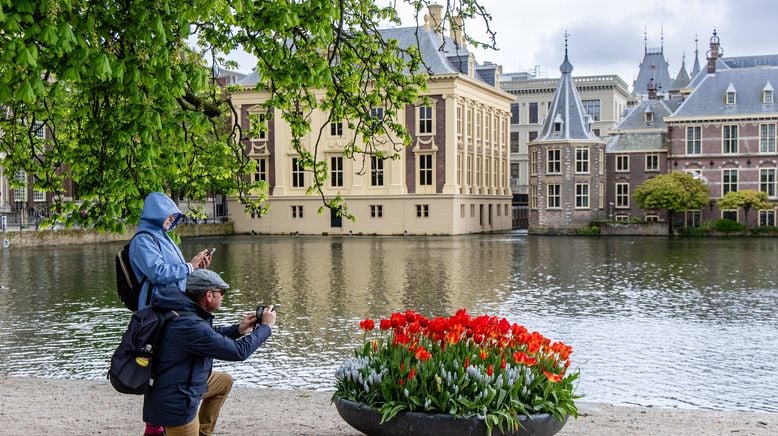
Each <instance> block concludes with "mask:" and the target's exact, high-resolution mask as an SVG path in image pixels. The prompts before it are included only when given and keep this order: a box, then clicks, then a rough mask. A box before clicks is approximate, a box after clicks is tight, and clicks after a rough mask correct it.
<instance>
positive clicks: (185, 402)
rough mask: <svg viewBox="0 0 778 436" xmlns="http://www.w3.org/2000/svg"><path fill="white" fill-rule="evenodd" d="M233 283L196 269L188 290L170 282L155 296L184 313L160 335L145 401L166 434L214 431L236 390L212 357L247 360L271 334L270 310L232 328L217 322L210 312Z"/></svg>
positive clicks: (164, 306) (157, 303) (156, 302)
mask: <svg viewBox="0 0 778 436" xmlns="http://www.w3.org/2000/svg"><path fill="white" fill-rule="evenodd" d="M229 287H230V286H229V285H228V284H227V283H225V282H224V280H222V279H221V277H219V275H218V274H216V273H215V272H213V271H210V270H207V269H197V270H194V271H192V273H191V274H189V276H188V278H187V281H186V293H182V292H181V290H180V289H179V288H178V287H177V286H170V287H166V288H162V289H160V290H158V291H157V292H156V293H155V294H154V296H153V298H152V301H151V306H152V307H154V309H155V310H157V311H161V312H167V311H171V310H173V311H176V312H177V313H178V314H179V315H180V316H178V317H174V318H172V319H171V320H170V321H169V322H168V324H167V326H166V327H165V329H164V330H163V331H162V333H161V334H160V338H159V340H158V341H157V344H158V346H157V352H156V355H155V359H154V361H155V363H154V365H155V366H154V373H155V374H156V379H155V380H154V385H153V386H152V387H151V389H150V390H149V392H148V393H147V394H146V395H145V397H144V399H143V420H144V421H146V422H150V423H153V424H156V425H161V426H164V427H165V431H166V434H167V436H178V435H185V436H198V435H210V434H212V433H213V429H214V427H215V426H216V420H217V418H218V417H219V411H220V410H221V407H222V404H224V400H225V399H226V398H227V394H229V392H230V390H231V389H232V376H230V375H229V374H227V373H224V372H218V371H213V372H212V371H211V367H212V365H213V359H220V360H231V361H239V360H246V359H247V358H248V357H249V356H251V354H252V353H253V352H254V351H255V350H256V349H257V348H259V346H260V345H262V343H264V342H265V340H267V338H268V337H270V329H271V327H272V326H273V325H274V324H275V321H276V314H275V312H273V311H272V310H270V309H265V312H264V313H263V314H262V319H261V320H260V322H256V321H257V319H256V316H255V315H254V314H250V315H246V316H244V317H243V319H242V320H241V321H240V323H238V324H235V325H232V326H228V327H216V328H215V327H213V326H212V321H213V318H214V317H213V315H212V314H211V313H212V312H213V311H214V310H217V309H219V306H221V302H222V298H223V297H224V293H225V291H226V289H229ZM201 400H202V405H201V406H200V412H199V414H198V412H197V407H198V406H199V405H200V401H201Z"/></svg>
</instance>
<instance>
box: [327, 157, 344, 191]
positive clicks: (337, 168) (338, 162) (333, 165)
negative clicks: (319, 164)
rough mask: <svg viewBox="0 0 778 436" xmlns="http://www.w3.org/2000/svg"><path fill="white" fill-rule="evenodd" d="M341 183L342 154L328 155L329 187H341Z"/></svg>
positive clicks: (342, 173) (342, 179)
mask: <svg viewBox="0 0 778 436" xmlns="http://www.w3.org/2000/svg"><path fill="white" fill-rule="evenodd" d="M343 184H344V171H343V156H330V187H332V188H342V187H343Z"/></svg>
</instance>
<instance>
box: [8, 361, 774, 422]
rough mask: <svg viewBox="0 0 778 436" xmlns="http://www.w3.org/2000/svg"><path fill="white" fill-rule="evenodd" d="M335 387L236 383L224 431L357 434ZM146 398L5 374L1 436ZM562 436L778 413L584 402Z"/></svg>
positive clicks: (117, 413)
mask: <svg viewBox="0 0 778 436" xmlns="http://www.w3.org/2000/svg"><path fill="white" fill-rule="evenodd" d="M331 395H332V393H331V392H314V391H293V390H275V389H249V388H235V389H233V391H232V393H231V394H230V397H229V398H228V399H227V402H226V403H225V405H224V408H223V409H222V414H221V418H220V419H219V423H218V425H217V427H216V433H217V434H219V435H250V434H261V435H317V436H320V435H357V434H359V433H357V432H356V431H355V430H353V429H352V428H351V427H349V426H348V424H346V423H345V422H344V421H343V420H342V419H341V418H340V416H339V415H338V413H337V411H336V410H335V406H334V405H332V404H330V397H331ZM142 402H143V398H142V397H140V396H134V395H122V394H119V393H117V392H116V391H114V390H113V388H112V387H111V386H110V384H109V383H108V382H107V381H105V382H99V381H85V380H60V379H36V378H12V377H4V376H0V434H2V435H8V436H12V435H19V436H31V435H138V436H140V435H141V434H143V423H142V422H141V406H142ZM579 409H580V411H581V416H580V417H579V418H578V419H577V420H574V419H571V420H569V421H568V422H567V425H566V426H565V427H564V428H563V429H562V431H560V432H559V433H558V435H560V436H572V435H598V436H624V435H689V436H692V435H694V436H714V435H716V436H718V435H736V436H745V435H765V436H767V435H770V436H772V435H776V434H778V413H756V412H719V411H710V410H687V409H671V408H657V407H624V406H611V405H605V404H597V403H584V402H581V403H580V404H579Z"/></svg>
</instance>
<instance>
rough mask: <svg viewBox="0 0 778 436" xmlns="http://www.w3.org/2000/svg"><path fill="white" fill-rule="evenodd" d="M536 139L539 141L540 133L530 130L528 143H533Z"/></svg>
mask: <svg viewBox="0 0 778 436" xmlns="http://www.w3.org/2000/svg"><path fill="white" fill-rule="evenodd" d="M536 139H538V131H537V130H530V132H529V133H528V134H527V140H528V142H532V141H534V140H536Z"/></svg>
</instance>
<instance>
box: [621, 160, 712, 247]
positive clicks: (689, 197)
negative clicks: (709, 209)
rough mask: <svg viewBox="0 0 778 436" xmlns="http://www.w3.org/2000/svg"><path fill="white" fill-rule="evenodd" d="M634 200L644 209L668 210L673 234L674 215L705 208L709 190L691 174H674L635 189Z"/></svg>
mask: <svg viewBox="0 0 778 436" xmlns="http://www.w3.org/2000/svg"><path fill="white" fill-rule="evenodd" d="M634 198H635V201H636V202H637V204H638V206H640V207H641V208H642V209H646V210H666V211H667V213H668V217H667V219H668V221H669V222H670V229H669V230H670V233H672V226H673V213H674V212H682V211H685V210H698V209H702V208H703V207H705V205H707V204H708V188H707V186H705V184H704V183H703V182H702V181H700V180H699V179H696V178H694V177H693V176H692V175H691V174H688V173H682V172H672V173H668V174H662V175H660V176H656V177H653V178H651V179H648V180H646V181H645V182H643V183H641V184H640V185H639V186H638V187H637V188H636V189H635V194H634Z"/></svg>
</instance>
